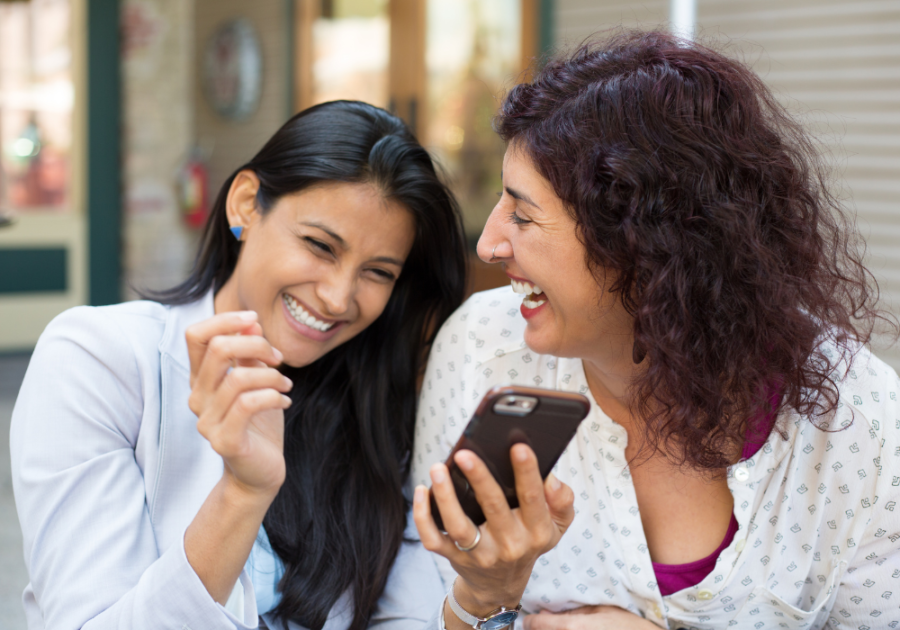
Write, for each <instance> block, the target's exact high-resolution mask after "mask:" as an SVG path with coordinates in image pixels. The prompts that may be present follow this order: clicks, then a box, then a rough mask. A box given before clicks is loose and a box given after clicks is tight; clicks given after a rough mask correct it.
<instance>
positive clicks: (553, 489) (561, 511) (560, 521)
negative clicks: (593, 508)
mask: <svg viewBox="0 0 900 630" xmlns="http://www.w3.org/2000/svg"><path fill="white" fill-rule="evenodd" d="M544 497H545V498H546V501H547V507H549V508H550V518H551V519H552V520H553V522H554V523H556V526H557V528H559V532H560V535H562V534H564V533H565V532H566V530H567V529H569V525H571V524H572V521H573V520H574V519H575V493H574V492H572V488H570V487H569V486H567V485H566V484H564V483H562V482H561V481H560V480H559V479H557V478H556V476H555V475H554V474H553V473H550V474H549V475H547V479H546V480H545V481H544Z"/></svg>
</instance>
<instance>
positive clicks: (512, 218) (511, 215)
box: [497, 192, 531, 225]
mask: <svg viewBox="0 0 900 630" xmlns="http://www.w3.org/2000/svg"><path fill="white" fill-rule="evenodd" d="M497 196H498V197H502V196H503V193H502V192H498V193H497ZM509 220H510V222H511V223H515V224H516V225H525V224H526V223H531V221H529V220H528V219H523V218H522V217H520V216H519V215H518V214H516V211H515V210H513V211H512V212H510V213H509Z"/></svg>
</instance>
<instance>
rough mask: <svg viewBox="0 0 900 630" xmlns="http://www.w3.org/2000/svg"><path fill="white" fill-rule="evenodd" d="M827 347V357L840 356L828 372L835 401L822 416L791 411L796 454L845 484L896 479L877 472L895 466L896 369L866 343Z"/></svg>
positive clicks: (899, 422) (898, 443)
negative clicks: (844, 348)
mask: <svg viewBox="0 0 900 630" xmlns="http://www.w3.org/2000/svg"><path fill="white" fill-rule="evenodd" d="M829 352H831V353H832V354H831V357H830V358H836V357H838V356H841V355H843V359H841V361H840V363H839V364H838V366H837V368H836V369H835V371H834V372H833V373H832V379H833V381H834V385H835V387H836V390H837V404H836V406H835V408H834V409H833V410H832V411H831V412H830V413H829V414H828V415H826V416H824V417H818V418H817V417H813V416H808V417H802V416H795V426H796V429H794V431H795V433H794V436H795V437H794V445H793V449H792V450H793V451H794V456H795V458H797V459H798V461H800V460H804V461H805V460H809V462H811V463H815V462H817V464H816V465H815V466H812V467H814V468H815V470H816V471H819V474H823V475H825V476H827V477H830V478H833V479H841V480H842V483H845V484H846V483H849V482H851V481H862V480H866V481H865V482H864V483H866V484H876V485H880V484H882V483H884V481H885V479H887V480H888V481H889V482H890V481H894V480H895V479H896V480H897V482H898V483H900V477H897V478H892V477H891V476H890V475H884V474H883V473H882V471H885V472H887V471H890V470H895V469H897V467H898V466H900V379H898V377H897V373H896V372H895V371H894V370H893V369H892V368H891V367H890V366H889V365H887V364H886V363H885V362H884V361H882V360H881V359H879V358H878V357H876V356H875V355H873V354H872V353H871V351H869V349H867V348H865V347H856V348H850V349H847V350H846V351H844V350H842V349H840V348H838V347H837V346H835V345H834V344H831V347H827V348H826V349H825V354H826V356H829V355H828V353H829ZM885 466H886V467H885ZM823 467H824V470H822V469H823ZM846 487H849V486H846ZM871 490H874V487H872V488H871ZM860 491H862V490H860ZM842 492H843V490H842Z"/></svg>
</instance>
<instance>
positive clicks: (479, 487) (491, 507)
mask: <svg viewBox="0 0 900 630" xmlns="http://www.w3.org/2000/svg"><path fill="white" fill-rule="evenodd" d="M453 461H454V462H456V465H457V466H459V468H460V470H461V471H462V473H463V474H464V475H465V477H466V479H467V480H468V482H469V485H470V486H472V490H473V491H474V492H475V498H476V499H477V500H478V505H480V506H481V511H482V512H484V516H485V518H487V521H488V524H489V525H490V526H491V529H497V530H503V529H507V530H508V529H510V528H512V527H513V526H514V525H515V518H514V517H513V515H512V510H510V509H509V503H508V502H507V500H506V495H505V494H503V490H502V489H501V488H500V485H499V484H498V483H497V480H496V479H494V476H493V475H492V474H491V471H490V470H489V469H488V467H487V466H486V465H485V464H484V462H483V461H481V459H480V458H479V457H478V456H477V455H475V453H473V452H472V451H466V450H461V451H459V452H457V453H456V455H455V456H454V458H453ZM432 470H434V469H433V468H432ZM538 479H539V480H540V475H538ZM452 487H453V486H452V485H451V486H450V488H451V489H452ZM455 496H456V493H454V497H455ZM438 505H439V506H440V507H441V518H443V517H444V509H443V505H442V504H441V503H440V502H439V503H438ZM456 505H457V506H458V505H459V502H458V501H457V502H456ZM461 511H462V510H461V509H460V512H461ZM466 520H468V517H466ZM444 524H445V525H446V524H447V521H446V519H445V520H444ZM470 532H471V529H470ZM447 533H451V532H450V530H449V529H448V530H447ZM473 538H474V534H472V535H471V536H469V538H462V539H459V538H455V537H454V540H457V541H459V542H460V544H462V543H465V542H468V541H469V540H471V539H473Z"/></svg>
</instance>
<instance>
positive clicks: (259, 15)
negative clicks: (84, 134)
mask: <svg viewBox="0 0 900 630" xmlns="http://www.w3.org/2000/svg"><path fill="white" fill-rule="evenodd" d="M285 7H286V0H265V1H261V2H254V3H250V2H245V1H241V0H125V1H124V2H123V5H122V14H123V15H122V24H123V31H122V33H123V51H124V56H123V64H122V72H123V118H124V129H125V132H124V146H123V156H124V188H125V191H124V195H125V216H124V221H123V225H124V227H123V232H124V234H123V240H124V243H123V259H124V260H123V267H124V279H123V281H124V284H125V287H124V293H123V294H124V295H125V297H126V299H129V298H135V297H137V292H136V290H139V289H147V288H149V289H161V288H165V287H171V286H173V285H175V284H177V283H178V282H180V281H181V280H183V279H184V278H185V276H186V274H187V272H188V271H189V269H190V266H191V264H192V262H193V260H194V256H195V254H196V247H197V241H198V236H199V231H198V230H195V229H191V228H188V227H186V225H185V223H184V221H183V219H182V210H181V207H180V204H179V192H180V191H179V174H180V172H181V169H182V167H183V165H184V163H185V161H186V160H187V159H188V158H189V157H190V156H191V154H192V152H194V151H195V150H196V149H198V148H199V149H200V152H201V153H202V154H203V153H205V154H206V157H207V158H208V166H209V176H210V177H209V178H210V203H211V202H212V201H213V199H214V198H215V194H216V193H217V192H218V188H219V186H220V185H221V183H222V182H223V181H224V179H225V178H226V177H227V176H228V174H230V173H231V172H232V171H233V170H234V169H235V168H236V167H237V166H239V165H240V164H241V163H243V162H245V161H246V160H247V159H249V158H250V157H252V155H253V154H254V153H255V152H256V151H257V150H258V149H259V148H260V147H261V146H262V145H263V143H264V142H265V141H266V140H267V139H268V138H269V136H270V135H271V134H272V133H273V132H274V131H275V130H276V129H277V128H278V127H279V126H280V125H281V124H282V123H283V122H284V120H285V119H286V118H287V113H288V106H287V103H288V84H287V81H286V78H287V76H288V71H287V63H288V56H287V54H288V36H287V35H288V25H287V21H286V17H287V15H286V10H285ZM235 17H244V18H247V19H249V20H250V21H251V22H252V23H253V25H254V26H255V27H256V30H257V35H258V37H259V40H260V43H261V46H262V49H263V85H262V96H261V100H260V105H259V108H258V109H257V110H256V112H255V113H253V114H252V115H251V116H250V117H249V118H247V119H246V120H244V121H241V122H231V121H228V120H226V119H224V118H222V117H221V116H219V115H218V114H216V113H215V112H214V111H213V110H212V108H211V107H210V106H209V105H208V103H207V102H206V98H205V96H204V95H203V91H202V86H201V81H202V57H203V49H204V46H205V44H206V42H207V41H208V40H209V38H210V36H211V35H212V33H213V31H214V30H215V29H216V28H217V27H218V26H219V25H220V24H221V23H222V22H224V21H226V20H228V19H230V18H235Z"/></svg>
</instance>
